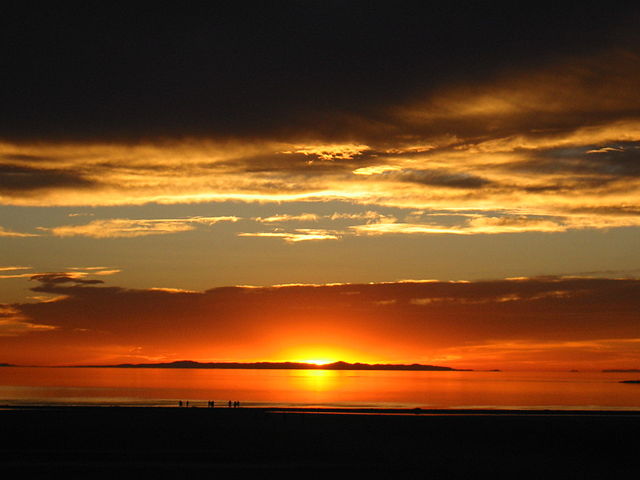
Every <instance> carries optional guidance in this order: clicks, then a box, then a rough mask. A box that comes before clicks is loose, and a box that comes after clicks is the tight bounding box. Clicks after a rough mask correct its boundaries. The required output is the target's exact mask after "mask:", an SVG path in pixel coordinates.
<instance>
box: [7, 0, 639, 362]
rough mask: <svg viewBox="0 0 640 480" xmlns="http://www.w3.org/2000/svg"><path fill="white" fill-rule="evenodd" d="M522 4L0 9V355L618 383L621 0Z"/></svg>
mask: <svg viewBox="0 0 640 480" xmlns="http://www.w3.org/2000/svg"><path fill="white" fill-rule="evenodd" d="M272 3H275V5H273V4H272ZM531 5H533V4H527V3H525V4H523V3H520V2H514V3H513V5H512V6H511V7H507V8H505V7H503V6H499V5H498V4H497V3H496V4H495V5H494V4H491V3H486V4H484V5H483V4H479V3H474V4H468V3H464V2H425V4H424V5H423V6H422V7H421V8H419V9H416V8H415V7H413V6H412V5H411V6H410V4H409V3H407V4H402V3H401V4H400V5H398V4H397V3H392V2H338V1H299V2H267V3H265V4H264V5H263V6H262V7H258V8H256V7H254V6H249V4H246V5H240V6H233V7H231V6H226V7H224V8H222V7H220V6H219V5H211V6H209V7H206V8H193V9H188V8H186V7H184V6H182V5H181V6H176V7H173V8H164V7H162V8H160V7H157V8H156V9H154V10H151V9H147V8H137V7H128V6H126V7H122V8H115V7H114V6H111V5H108V6H102V5H100V6H97V5H91V6H85V7H83V8H81V9H78V8H69V9H66V8H64V7H60V6H59V5H51V6H47V7H37V8H35V7H33V8H31V9H28V8H25V7H24V5H22V2H21V8H20V7H18V6H16V7H15V8H14V7H2V8H3V11H1V12H0V36H1V41H0V52H1V53H0V70H1V71H2V75H1V77H0V86H1V88H0V363H3V362H6V363H16V364H39V365H45V364H46V365H62V364H65V365H66V364H108V363H122V362H133V363H142V362H156V361H157V362H166V361H173V360H181V359H191V360H199V361H261V360H264V361H286V360H291V361H309V360H325V361H336V360H344V361H352V362H353V361H363V362H384V363H413V362H418V363H431V364H438V365H447V366H453V367H460V368H476V369H486V368H501V369H559V370H567V369H573V368H576V369H602V368H640V313H639V312H640V88H639V85H640V48H639V47H640V36H639V34H638V32H637V25H639V24H640V23H639V21H640V8H638V7H631V6H622V4H621V5H616V6H615V9H614V8H613V6H611V5H607V4H605V3H604V2H600V5H597V6H592V5H586V4H580V3H575V4H574V5H573V6H570V7H569V6H567V5H563V2H553V3H544V2H542V3H540V2H538V3H536V4H535V6H531Z"/></svg>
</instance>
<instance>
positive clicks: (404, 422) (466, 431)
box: [0, 407, 640, 478]
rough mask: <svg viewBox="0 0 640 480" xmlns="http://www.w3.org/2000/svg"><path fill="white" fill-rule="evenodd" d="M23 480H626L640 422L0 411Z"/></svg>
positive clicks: (6, 461)
mask: <svg viewBox="0 0 640 480" xmlns="http://www.w3.org/2000/svg"><path fill="white" fill-rule="evenodd" d="M0 424H1V425H2V430H3V435H2V437H1V438H2V439H1V440H0V442H1V449H0V452H1V453H0V464H1V466H2V470H3V472H7V473H9V474H11V475H12V476H13V477H12V478H15V476H17V475H18V474H19V475H21V476H22V475H25V474H27V473H28V474H35V475H47V476H50V475H54V476H58V475H76V474H78V475H80V474H87V475H89V474H90V475H92V476H93V477H95V476H99V477H102V476H104V477H106V476H113V475H119V476H121V475H124V476H127V477H128V476H139V475H141V474H145V475H146V474H172V475H174V476H176V477H178V478H180V477H181V476H182V475H185V476H189V475H191V474H196V473H197V474H204V473H225V474H240V473H249V474H250V473H259V472H271V473H275V474H278V475H280V476H282V475H286V476H288V475H292V476H293V475H299V474H311V475H321V474H326V473H337V472H347V473H352V474H358V475H368V476H374V477H379V476H383V477H384V476H387V475H397V474H401V475H410V476H412V477H413V476H424V477H427V476H432V475H436V476H437V477H435V478H470V476H476V475H478V474H480V473H488V474H491V475H493V476H494V478H495V476H496V475H499V476H503V475H504V476H510V477H516V476H517V477H522V476H524V475H527V476H529V475H534V476H542V475H544V476H551V477H555V476H558V477H560V476H563V477H565V478H567V475H568V476H570V477H573V478H623V477H629V476H630V475H632V474H633V473H634V471H635V466H636V460H637V443H636V441H635V440H634V438H635V436H636V434H637V432H638V428H639V427H640V412H621V411H619V412H593V411H589V412H577V411H574V412H567V411H504V410H502V411H501V410H495V411H468V410H446V411H428V410H421V411H419V412H416V411H414V410H379V409H361V410H356V411H353V410H340V409H331V410H324V409H322V410H319V409H266V408H265V409H257V408H237V409H229V408H214V409H208V408H136V407H46V408H45V407H23V408H8V409H4V410H0Z"/></svg>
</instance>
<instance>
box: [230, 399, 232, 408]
mask: <svg viewBox="0 0 640 480" xmlns="http://www.w3.org/2000/svg"><path fill="white" fill-rule="evenodd" d="M231 405H232V402H231V400H229V408H231Z"/></svg>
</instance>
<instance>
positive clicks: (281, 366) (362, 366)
mask: <svg viewBox="0 0 640 480" xmlns="http://www.w3.org/2000/svg"><path fill="white" fill-rule="evenodd" d="M78 367H83V368H89V367H90V368H211V369H214V368H218V369H251V370H254V369H263V370H421V371H450V372H470V371H472V370H471V369H460V368H452V367H443V366H438V365H422V364H419V363H412V364H409V365H405V364H388V363H374V364H370V363H348V362H342V361H340V362H333V363H326V364H323V365H317V364H315V363H305V362H250V363H244V362H207V363H202V362H194V361H192V360H179V361H175V362H170V363H121V364H118V365H79V366H78Z"/></svg>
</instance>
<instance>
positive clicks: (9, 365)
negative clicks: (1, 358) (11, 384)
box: [0, 363, 15, 367]
mask: <svg viewBox="0 0 640 480" xmlns="http://www.w3.org/2000/svg"><path fill="white" fill-rule="evenodd" d="M0 367H15V365H11V364H10V363H0Z"/></svg>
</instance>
